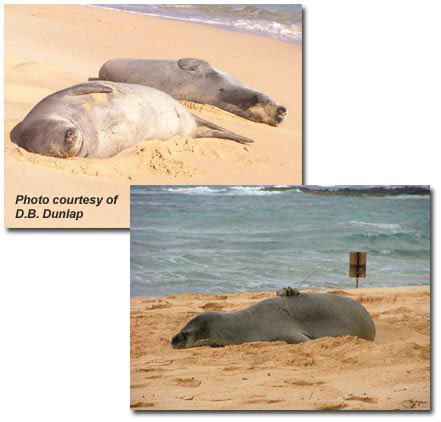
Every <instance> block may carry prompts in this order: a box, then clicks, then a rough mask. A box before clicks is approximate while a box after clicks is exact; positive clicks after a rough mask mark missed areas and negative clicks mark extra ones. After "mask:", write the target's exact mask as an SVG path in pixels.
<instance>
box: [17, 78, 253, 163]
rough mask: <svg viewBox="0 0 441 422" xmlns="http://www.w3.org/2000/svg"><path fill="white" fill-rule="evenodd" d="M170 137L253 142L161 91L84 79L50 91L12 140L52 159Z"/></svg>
mask: <svg viewBox="0 0 441 422" xmlns="http://www.w3.org/2000/svg"><path fill="white" fill-rule="evenodd" d="M174 135H181V136H192V137H194V138H202V137H209V138H212V137H215V138H224V139H231V140H234V141H236V142H240V143H250V142H253V141H252V140H251V139H248V138H245V137H243V136H240V135H236V134H235V133H232V132H229V131H228V130H226V129H223V128H221V127H220V126H217V125H215V124H213V123H210V122H207V121H206V120H203V119H201V118H199V117H197V116H194V115H192V114H191V113H190V112H189V111H188V110H187V109H186V108H185V107H183V106H182V105H181V104H179V103H178V102H177V101H176V100H174V99H173V98H172V97H170V96H169V95H168V94H166V93H164V92H161V91H158V90H157V89H154V88H150V87H146V86H142V85H131V84H123V83H115V82H87V83H83V84H80V85H75V86H72V87H70V88H67V89H64V90H62V91H58V92H56V93H55V94H52V95H49V96H48V97H46V98H44V99H43V100H42V101H40V102H39V103H38V104H37V105H36V106H35V107H34V108H33V109H32V110H31V111H30V112H29V114H28V115H27V116H26V117H25V118H24V120H23V121H22V122H21V123H19V124H18V125H17V126H15V127H14V129H13V130H12V131H11V140H12V141H13V142H14V143H16V144H17V145H18V146H20V147H22V148H24V149H25V150H27V151H29V152H34V153H38V154H43V155H49V156H53V157H60V158H66V157H96V158H105V157H111V156H113V155H115V154H117V153H118V152H120V151H122V150H123V149H125V148H128V147H130V146H132V145H135V144H137V143H138V142H140V141H143V140H151V139H159V140H166V139H169V138H171V137H173V136H174Z"/></svg>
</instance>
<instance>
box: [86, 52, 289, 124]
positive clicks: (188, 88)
mask: <svg viewBox="0 0 441 422" xmlns="http://www.w3.org/2000/svg"><path fill="white" fill-rule="evenodd" d="M99 79H100V80H106V81H114V82H126V83H132V84H140V85H146V86H151V87H153V88H156V89H159V90H161V91H164V92H166V93H167V94H169V95H171V96H172V97H173V98H175V99H176V100H185V101H191V102H194V103H200V104H211V105H214V106H216V107H219V108H221V109H223V110H227V111H229V112H230V113H233V114H237V115H238V116H241V117H243V118H245V119H248V120H252V121H254V122H258V123H267V124H269V125H271V126H276V125H277V124H279V123H281V122H282V121H283V120H284V118H285V117H286V115H287V109H286V108H285V107H284V106H282V105H279V104H277V103H276V102H275V101H274V100H272V99H271V98H270V97H269V96H268V95H266V94H263V93H262V92H259V91H256V90H254V89H252V88H250V87H248V86H246V85H245V84H243V83H242V82H239V81H238V80H236V79H235V78H233V77H232V76H231V75H229V74H227V73H226V72H224V71H222V70H220V69H217V68H215V67H212V66H211V65H210V63H208V62H206V61H205V60H201V59H195V58H184V59H179V60H142V59H112V60H109V61H107V62H106V63H104V64H103V66H102V67H101V69H100V71H99ZM90 80H93V78H91V79H90Z"/></svg>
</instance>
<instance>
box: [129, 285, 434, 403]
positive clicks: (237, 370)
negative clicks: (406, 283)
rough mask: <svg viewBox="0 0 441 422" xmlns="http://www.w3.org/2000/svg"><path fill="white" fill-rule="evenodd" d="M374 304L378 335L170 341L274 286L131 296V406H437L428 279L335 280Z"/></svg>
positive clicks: (258, 297) (348, 293)
mask: <svg viewBox="0 0 441 422" xmlns="http://www.w3.org/2000/svg"><path fill="white" fill-rule="evenodd" d="M328 292H331V293H335V294H341V295H345V296H349V297H352V298H353V299H355V300H357V301H358V302H360V303H362V304H363V306H365V307H366V309H367V310H368V311H369V313H370V314H371V316H372V317H373V319H374V322H375V325H376V329H377V336H376V339H375V341H374V342H369V341H366V340H362V339H359V338H357V337H349V336H348V337H338V338H333V337H325V338H320V339H317V340H312V341H308V342H305V343H302V344H286V343H284V342H276V343H263V342H257V343H248V344H242V345H237V346H227V347H223V348H210V347H199V348H193V349H173V348H172V347H171V346H170V339H171V337H172V336H173V335H174V334H176V333H177V332H178V331H179V330H180V329H181V328H182V326H183V325H184V324H185V322H186V321H188V319H190V318H191V317H193V316H194V315H196V314H198V313H200V312H203V311H207V310H214V311H236V310H240V309H243V308H245V307H247V306H249V305H251V304H253V303H256V302H257V301H260V300H262V299H264V298H268V297H271V296H272V295H274V294H275V293H274V292H259V293H237V294H228V295H195V294H183V295H179V296H168V297H163V298H134V299H132V300H131V407H132V408H133V409H148V410H164V409H193V410H201V409H217V410H221V409H223V410H232V409H238V410H257V409H266V410H277V409H280V410H288V409H291V410H293V409H295V410H311V409H313V410H395V409H406V410H428V409H430V287H429V286H418V287H397V288H372V289H368V288H366V289H365V288H360V289H357V290H356V289H351V290H330V291H329V290H328Z"/></svg>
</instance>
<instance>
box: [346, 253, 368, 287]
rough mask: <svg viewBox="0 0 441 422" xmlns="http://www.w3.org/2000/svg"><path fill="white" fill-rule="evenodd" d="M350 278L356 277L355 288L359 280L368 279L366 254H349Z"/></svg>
mask: <svg viewBox="0 0 441 422" xmlns="http://www.w3.org/2000/svg"><path fill="white" fill-rule="evenodd" d="M349 277H355V287H358V279H359V278H366V252H349Z"/></svg>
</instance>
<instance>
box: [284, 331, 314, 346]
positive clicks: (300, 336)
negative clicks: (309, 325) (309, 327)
mask: <svg viewBox="0 0 441 422" xmlns="http://www.w3.org/2000/svg"><path fill="white" fill-rule="evenodd" d="M282 340H284V341H286V342H287V343H288V344H297V343H304V342H305V341H308V340H312V338H311V337H309V336H307V335H306V334H304V333H301V332H300V331H293V332H291V333H287V334H286V335H284V336H283V338H282Z"/></svg>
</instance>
